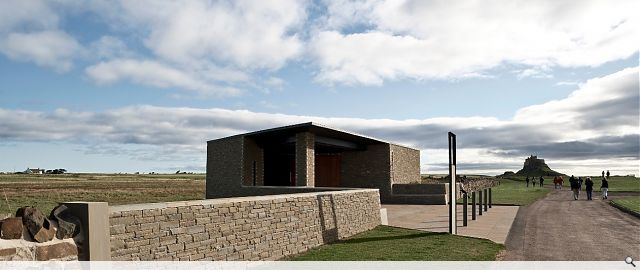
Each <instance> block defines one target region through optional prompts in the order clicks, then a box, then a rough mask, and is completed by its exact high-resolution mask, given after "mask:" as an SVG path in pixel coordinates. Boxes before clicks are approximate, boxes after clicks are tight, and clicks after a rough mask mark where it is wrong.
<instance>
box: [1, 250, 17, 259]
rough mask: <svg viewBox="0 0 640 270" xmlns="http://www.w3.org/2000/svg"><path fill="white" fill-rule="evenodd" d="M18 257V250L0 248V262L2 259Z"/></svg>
mask: <svg viewBox="0 0 640 270" xmlns="http://www.w3.org/2000/svg"><path fill="white" fill-rule="evenodd" d="M13 255H16V248H0V260H2V259H3V258H2V257H10V256H13Z"/></svg>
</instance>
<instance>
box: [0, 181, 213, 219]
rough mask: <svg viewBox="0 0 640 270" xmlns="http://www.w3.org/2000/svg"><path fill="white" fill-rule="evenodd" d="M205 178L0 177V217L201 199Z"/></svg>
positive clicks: (203, 192)
mask: <svg viewBox="0 0 640 270" xmlns="http://www.w3.org/2000/svg"><path fill="white" fill-rule="evenodd" d="M204 194H205V175H204V174H152V175H151V174H89V173H87V174H83V173H81V174H56V175H52V174H45V175H37V174H0V217H2V216H4V215H5V214H8V213H14V212H15V210H16V208H18V207H21V206H35V207H37V208H38V209H40V210H41V211H43V212H44V213H46V214H48V213H49V212H50V211H51V209H53V207H55V206H56V205H58V203H59V202H65V201H102V202H108V203H109V204H110V205H118V204H133V203H148V202H162V201H165V202H166V201H182V200H198V199H204Z"/></svg>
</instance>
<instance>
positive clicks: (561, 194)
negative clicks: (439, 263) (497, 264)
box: [504, 189, 640, 261]
mask: <svg viewBox="0 0 640 270" xmlns="http://www.w3.org/2000/svg"><path fill="white" fill-rule="evenodd" d="M599 195H600V193H594V200H593V201H587V200H585V199H586V193H585V192H584V191H582V192H581V193H580V196H581V197H580V200H577V201H575V200H573V196H572V194H571V191H570V190H566V189H565V190H553V191H551V192H550V193H549V194H548V195H547V196H546V197H545V198H543V199H541V200H538V201H536V202H534V203H532V204H531V205H529V206H526V207H521V208H520V211H519V212H518V215H517V217H516V221H515V222H514V224H513V227H512V229H511V233H510V235H509V238H508V239H507V242H506V247H507V253H506V256H505V258H504V259H505V260H528V261H545V260H569V261H572V260H580V261H591V260H597V261H600V260H611V261H620V260H624V258H625V257H626V256H631V257H632V258H634V259H635V260H640V219H639V218H637V217H634V216H631V215H629V214H627V213H623V212H622V211H620V210H618V209H616V208H614V207H612V206H610V205H608V203H607V202H606V201H602V200H601V199H600V197H599ZM636 196H637V194H636ZM615 198H616V195H615V193H611V192H610V196H609V199H615Z"/></svg>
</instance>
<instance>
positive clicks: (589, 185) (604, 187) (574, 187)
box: [569, 171, 610, 201]
mask: <svg viewBox="0 0 640 270" xmlns="http://www.w3.org/2000/svg"><path fill="white" fill-rule="evenodd" d="M609 176H610V174H609V171H607V173H606V177H605V173H604V171H602V184H601V185H600V191H602V199H603V200H606V199H608V198H609V195H608V191H609ZM569 183H570V185H571V191H573V199H574V200H577V199H578V197H579V196H580V190H582V184H584V186H585V191H586V192H587V200H588V201H592V200H593V185H594V183H593V180H591V177H589V176H587V178H586V179H585V180H584V181H583V180H582V177H578V178H576V177H575V176H573V175H571V177H570V178H569Z"/></svg>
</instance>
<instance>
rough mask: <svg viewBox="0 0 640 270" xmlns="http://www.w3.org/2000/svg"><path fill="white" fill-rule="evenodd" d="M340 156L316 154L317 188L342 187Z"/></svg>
mask: <svg viewBox="0 0 640 270" xmlns="http://www.w3.org/2000/svg"><path fill="white" fill-rule="evenodd" d="M341 157H342V156H341V155H340V154H316V164H315V178H316V179H315V181H316V182H315V186H316V187H339V186H340V164H341V161H342V159H341Z"/></svg>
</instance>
